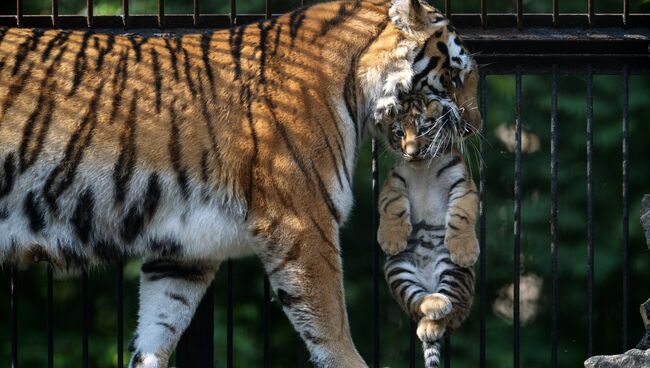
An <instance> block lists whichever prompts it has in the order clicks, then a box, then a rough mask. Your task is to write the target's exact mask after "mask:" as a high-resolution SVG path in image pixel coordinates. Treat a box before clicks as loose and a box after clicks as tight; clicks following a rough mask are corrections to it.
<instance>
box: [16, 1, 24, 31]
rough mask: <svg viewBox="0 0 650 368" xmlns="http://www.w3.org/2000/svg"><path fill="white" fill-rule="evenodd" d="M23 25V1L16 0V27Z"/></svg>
mask: <svg viewBox="0 0 650 368" xmlns="http://www.w3.org/2000/svg"><path fill="white" fill-rule="evenodd" d="M22 26H23V2H22V0H16V27H22Z"/></svg>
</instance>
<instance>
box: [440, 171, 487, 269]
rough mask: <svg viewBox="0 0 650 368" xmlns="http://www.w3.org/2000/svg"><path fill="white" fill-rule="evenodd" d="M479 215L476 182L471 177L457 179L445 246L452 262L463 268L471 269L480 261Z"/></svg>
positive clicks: (451, 191)
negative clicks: (477, 232)
mask: <svg viewBox="0 0 650 368" xmlns="http://www.w3.org/2000/svg"><path fill="white" fill-rule="evenodd" d="M477 213H478V194H477V192H476V185H475V184H474V181H472V179H471V178H469V176H466V177H461V178H459V179H457V181H456V182H455V183H454V184H453V185H452V186H451V190H450V191H449V205H448V209H447V219H446V223H447V226H446V228H447V233H446V234H445V245H446V246H447V248H448V249H449V253H450V256H451V261H452V262H454V263H455V264H457V265H459V266H461V267H471V266H473V265H474V263H476V260H477V259H478V255H479V245H478V240H477V239H476V232H475V225H476V215H477Z"/></svg>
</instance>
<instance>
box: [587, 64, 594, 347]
mask: <svg viewBox="0 0 650 368" xmlns="http://www.w3.org/2000/svg"><path fill="white" fill-rule="evenodd" d="M592 69H593V68H592V66H591V64H589V66H588V67H587V357H591V356H593V353H594V193H593V184H594V182H593V176H592V175H593V165H592V164H593V144H594V134H593V118H594V95H593V70H592Z"/></svg>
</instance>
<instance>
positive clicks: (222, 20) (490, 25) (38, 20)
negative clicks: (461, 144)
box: [0, 0, 650, 368]
mask: <svg viewBox="0 0 650 368" xmlns="http://www.w3.org/2000/svg"><path fill="white" fill-rule="evenodd" d="M51 1H52V12H51V16H32V15H26V14H24V13H23V2H24V0H17V2H16V9H17V10H16V14H15V15H4V16H0V26H17V27H42V28H48V27H57V28H104V29H105V28H116V29H125V28H128V29H130V31H129V32H133V31H134V30H135V31H140V30H142V29H152V28H153V29H159V28H164V29H175V28H201V29H214V28H224V27H229V26H232V25H234V24H243V23H249V22H253V21H256V20H259V19H264V18H271V17H274V16H276V14H274V13H273V11H272V9H273V2H272V1H271V0H266V1H265V13H264V14H238V13H237V1H236V0H230V8H231V11H230V14H203V13H201V1H200V0H193V13H192V14H189V15H167V14H166V12H165V1H164V0H158V1H157V10H158V11H157V14H156V15H131V14H130V13H129V1H128V0H122V13H123V14H122V15H121V16H96V15H94V9H93V0H87V14H86V16H74V15H59V12H58V7H59V1H58V0H51ZM188 1H189V0H188ZM551 1H552V13H551V14H527V13H526V12H525V9H524V5H523V1H522V0H516V11H515V13H514V14H492V13H489V9H488V1H487V0H481V2H480V13H476V14H456V13H452V9H453V8H452V1H451V0H444V10H445V13H446V14H447V15H448V16H450V17H451V18H452V20H453V22H454V24H455V25H456V26H457V27H458V28H460V33H461V34H462V35H463V37H464V39H465V41H466V43H467V44H468V46H469V48H470V49H471V50H472V51H473V52H476V53H477V56H476V57H477V60H478V61H479V63H480V64H482V65H484V67H482V69H481V75H480V83H479V84H480V89H479V96H480V101H481V103H480V109H481V112H482V116H483V124H482V128H481V131H482V134H483V135H485V134H486V132H487V129H489V128H491V127H490V126H489V125H488V122H487V121H486V117H487V114H488V111H487V98H488V95H487V90H486V77H487V76H488V75H504V74H505V75H512V74H514V76H515V84H516V92H515V124H516V132H515V166H514V172H515V185H514V253H513V257H514V263H513V264H514V267H513V270H512V276H513V284H514V301H515V302H514V315H515V318H514V325H513V329H514V334H513V366H514V367H519V366H520V358H521V357H520V343H521V336H520V329H521V326H520V324H519V318H517V316H518V315H519V312H520V311H519V298H520V295H519V281H520V279H519V276H520V274H521V269H520V254H521V228H520V225H521V210H522V208H521V203H522V198H521V192H522V181H521V167H522V166H521V165H522V120H521V114H522V110H521V108H522V75H526V74H550V75H551V79H552V90H551V121H550V131H551V147H550V155H551V167H550V172H551V183H550V186H551V213H550V234H551V244H550V246H551V262H550V268H551V274H552V279H551V326H550V329H551V339H552V341H551V347H552V349H551V358H550V360H551V365H550V366H551V367H554V368H555V367H557V364H558V334H557V331H558V326H557V321H558V318H557V316H558V276H557V268H558V246H557V245H558V240H557V236H558V180H557V178H558V173H557V169H558V149H557V147H558V135H557V126H558V125H557V124H558V118H557V113H558V108H557V106H558V78H559V75H562V74H570V75H576V74H577V75H581V76H583V77H584V78H585V79H586V83H587V84H586V85H587V95H586V99H587V125H586V132H585V137H586V142H587V153H586V154H587V173H586V178H587V186H586V195H587V208H586V216H587V217H586V219H587V234H586V239H587V258H586V266H587V285H586V286H587V305H586V310H587V332H586V333H587V335H588V347H587V352H588V355H589V356H590V355H592V354H593V352H594V347H593V334H594V317H593V316H594V311H593V304H594V224H593V195H594V192H593V174H592V165H593V145H594V143H593V88H592V80H593V76H594V74H596V73H599V74H619V75H621V76H622V78H623V80H624V88H623V101H624V102H623V116H622V130H623V140H622V143H621V144H622V152H623V157H622V163H621V165H622V200H623V213H622V214H621V218H622V222H623V234H622V237H623V246H622V262H623V282H622V285H621V286H622V291H621V297H622V300H623V302H622V305H623V308H622V310H621V314H622V326H621V334H622V342H623V346H622V347H623V349H624V350H626V349H627V348H629V347H630V345H631V341H630V340H631V337H630V336H629V324H630V317H629V315H630V313H629V305H630V300H629V283H630V281H629V272H630V271H629V267H630V258H629V206H630V203H629V201H630V197H629V127H628V121H629V118H628V106H629V82H628V80H629V76H630V74H633V73H637V74H648V73H649V72H650V49H649V46H650V15H648V14H630V10H629V9H630V6H629V0H623V1H622V8H623V11H622V13H620V14H596V13H595V12H594V0H587V4H588V12H587V13H585V14H563V13H560V11H559V0H551ZM301 4H302V5H304V1H301ZM629 28H634V30H635V32H634V34H635V37H626V33H627V31H626V29H629ZM378 152H379V147H378V142H376V141H373V143H372V186H373V192H372V195H373V199H374V201H375V203H376V201H377V197H378V191H379V170H378V167H379V164H378V162H379V158H378V156H379V155H378ZM486 154H487V147H486V145H485V144H484V143H483V142H481V145H480V157H481V161H480V162H481V164H480V167H479V169H480V170H479V183H480V189H479V190H480V200H481V202H480V203H481V204H480V218H479V228H478V229H479V234H478V237H479V243H480V247H481V256H480V259H479V262H478V274H477V275H478V279H477V280H478V283H477V295H478V310H479V315H480V316H479V319H480V324H479V325H480V332H479V351H480V353H479V363H480V366H481V367H486V328H487V327H486V320H487V310H488V302H487V298H488V292H487V286H486V282H485V281H486V275H487V272H488V270H487V261H486V256H487V254H488V253H489V251H490V250H489V249H487V243H486V232H487V229H486V222H487V211H486V203H487V201H488V200H489V198H487V193H488V191H487V190H488V188H487V180H486V178H487V175H488V170H487V168H486V166H485V164H484V162H485V159H484V158H485V157H486ZM373 216H374V217H373V227H374V228H375V229H376V226H377V213H376V210H374V211H373ZM374 233H376V232H374V231H373V234H374ZM381 258H382V255H381V251H380V250H379V248H378V246H375V247H374V248H373V250H372V262H373V263H372V270H373V287H372V291H373V299H372V301H373V308H372V314H373V325H372V331H373V340H372V351H373V353H372V356H371V357H370V359H369V363H371V365H372V366H373V367H379V366H380V350H381V336H380V319H379V313H380V309H379V288H380V284H381V281H382V280H383V275H382V270H381V267H380V259H381ZM225 269H226V270H225V271H226V277H227V285H228V291H227V322H226V326H227V327H226V329H227V346H226V352H227V354H226V356H227V366H228V367H233V366H234V353H233V327H234V323H233V306H234V302H233V300H234V299H233V272H234V264H233V262H232V261H228V262H227V263H226V264H225ZM82 278H83V283H82V295H83V297H82V298H83V316H82V318H83V320H84V321H85V323H83V326H84V328H83V331H82V341H83V344H82V349H83V361H82V366H83V367H88V366H89V359H88V356H89V346H88V335H89V330H88V325H89V324H88V318H89V308H90V307H89V303H88V275H87V274H86V273H85V272H84V273H83V276H82ZM10 283H11V285H10V286H11V291H10V293H11V300H10V303H11V317H10V318H11V324H10V329H11V364H12V367H14V368H15V367H18V354H19V353H20V351H19V346H18V337H17V333H18V322H17V314H18V313H19V309H18V307H19V306H18V304H17V295H18V293H19V289H20V285H19V284H18V283H17V271H16V269H15V268H13V267H12V268H11V270H10ZM123 284H124V280H123V265H121V264H120V265H118V272H117V283H116V290H115V292H116V294H117V300H118V306H117V316H116V318H117V336H116V339H117V347H118V350H117V366H118V367H124V365H125V356H124V346H123V340H124V327H123V326H124V308H123V304H124V289H123ZM263 293H264V301H263V306H262V316H263V317H262V318H263V321H264V325H263V329H262V335H263V338H262V341H263V349H262V355H263V358H262V362H263V364H264V367H268V366H269V364H270V363H269V359H268V357H269V356H270V348H269V346H270V327H269V310H270V303H271V297H270V287H269V283H268V280H265V281H264V289H263ZM213 294H214V293H213V289H212V287H211V288H210V289H209V290H208V292H207V294H206V297H205V298H204V300H203V301H202V302H201V304H200V306H199V307H198V310H197V312H196V316H195V318H194V320H193V322H192V323H191V325H190V327H189V328H188V329H187V331H186V332H185V334H184V335H183V338H182V339H181V341H180V343H179V345H178V348H177V351H176V365H177V366H178V367H179V368H184V367H211V366H212V365H213V358H214V352H213V346H214V339H213V328H212V326H213V322H214V316H213V313H212V312H213V309H212V306H213V305H214V295H213ZM46 315H47V330H46V331H47V347H48V349H47V361H48V367H53V366H54V348H53V323H52V321H53V318H54V314H53V271H52V268H51V267H50V268H48V271H47V304H46ZM411 329H412V330H413V329H414V324H412V325H411ZM450 345H451V341H450V339H449V338H446V339H445V343H444V350H443V355H444V366H445V367H449V366H450V361H451V359H450ZM409 351H410V353H409V355H410V361H409V366H410V367H415V364H416V360H415V356H416V355H418V354H419V348H418V347H417V341H416V338H415V337H414V334H413V333H412V334H411V338H410V343H409ZM300 354H304V352H302V350H300ZM297 360H298V361H299V362H302V361H304V359H303V358H300V357H299V358H298V359H297ZM297 364H300V363H297Z"/></svg>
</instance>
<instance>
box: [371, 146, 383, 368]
mask: <svg viewBox="0 0 650 368" xmlns="http://www.w3.org/2000/svg"><path fill="white" fill-rule="evenodd" d="M378 150H379V143H378V142H377V140H376V139H375V138H373V139H372V239H373V242H372V245H373V246H372V366H373V367H375V368H379V349H380V345H379V341H380V340H379V332H380V331H379V328H380V327H379V279H380V277H381V275H380V273H381V270H380V267H379V253H380V250H379V244H378V243H377V228H378V227H379V212H378V211H377V201H378V200H379V159H378V152H379V151H378Z"/></svg>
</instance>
